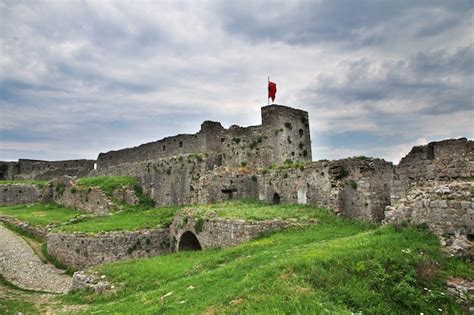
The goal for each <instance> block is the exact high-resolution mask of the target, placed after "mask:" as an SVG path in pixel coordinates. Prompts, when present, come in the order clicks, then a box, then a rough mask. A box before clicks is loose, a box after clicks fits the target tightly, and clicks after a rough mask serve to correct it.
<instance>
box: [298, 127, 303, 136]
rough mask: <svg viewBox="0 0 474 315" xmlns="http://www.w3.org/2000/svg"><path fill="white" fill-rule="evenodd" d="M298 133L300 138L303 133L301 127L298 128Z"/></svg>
mask: <svg viewBox="0 0 474 315" xmlns="http://www.w3.org/2000/svg"><path fill="white" fill-rule="evenodd" d="M298 134H299V135H300V138H302V137H303V135H304V131H303V129H301V128H300V130H298Z"/></svg>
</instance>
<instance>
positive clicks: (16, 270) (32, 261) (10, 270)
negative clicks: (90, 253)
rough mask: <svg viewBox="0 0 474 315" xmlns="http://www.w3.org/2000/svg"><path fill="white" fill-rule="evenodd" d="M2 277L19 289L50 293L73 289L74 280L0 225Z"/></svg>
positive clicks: (0, 270) (0, 266) (0, 269)
mask: <svg viewBox="0 0 474 315" xmlns="http://www.w3.org/2000/svg"><path fill="white" fill-rule="evenodd" d="M0 273H1V274H2V275H3V277H5V279H7V280H8V281H10V282H12V283H13V284H15V285H17V286H18V287H20V288H23V289H28V290H35V291H44V292H51V293H65V292H67V291H69V290H70V289H71V286H72V279H71V277H69V276H67V275H65V274H63V271H62V270H59V269H56V268H54V267H53V266H52V265H49V264H44V263H43V262H42V261H41V259H40V258H39V257H38V256H37V255H36V254H35V253H34V252H33V250H32V249H31V247H30V246H29V245H28V244H27V243H26V242H25V241H24V240H23V239H22V238H21V237H19V236H18V235H16V234H15V233H13V232H11V231H10V230H8V229H7V228H6V227H4V226H3V225H1V224H0Z"/></svg>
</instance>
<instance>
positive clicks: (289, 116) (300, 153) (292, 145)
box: [262, 105, 312, 164]
mask: <svg viewBox="0 0 474 315" xmlns="http://www.w3.org/2000/svg"><path fill="white" fill-rule="evenodd" d="M262 129H263V133H264V135H265V136H266V137H267V139H269V140H270V142H271V143H270V148H269V151H270V152H269V160H270V161H271V162H272V163H275V164H282V163H284V162H285V161H286V160H293V161H311V160H312V156H311V136H310V130H309V119H308V112H306V111H303V110H299V109H294V108H291V107H287V106H281V105H269V106H265V107H262Z"/></svg>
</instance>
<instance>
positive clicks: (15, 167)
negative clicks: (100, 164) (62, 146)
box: [0, 159, 95, 180]
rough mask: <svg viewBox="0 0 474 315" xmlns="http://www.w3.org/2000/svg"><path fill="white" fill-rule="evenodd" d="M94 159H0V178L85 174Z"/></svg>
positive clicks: (92, 165)
mask: <svg viewBox="0 0 474 315" xmlns="http://www.w3.org/2000/svg"><path fill="white" fill-rule="evenodd" d="M94 164H95V161H94V160H65V161H41V160H26V159H20V160H18V162H1V161H0V180H16V179H28V180H50V179H53V178H55V177H58V176H63V175H69V176H78V177H83V176H86V175H87V174H88V173H89V172H90V171H92V170H93V169H94Z"/></svg>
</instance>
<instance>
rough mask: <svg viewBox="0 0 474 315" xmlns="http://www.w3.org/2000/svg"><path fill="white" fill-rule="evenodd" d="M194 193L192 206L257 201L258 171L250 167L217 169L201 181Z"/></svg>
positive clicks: (208, 173)
mask: <svg viewBox="0 0 474 315" xmlns="http://www.w3.org/2000/svg"><path fill="white" fill-rule="evenodd" d="M194 191H195V194H194V196H193V198H192V199H191V203H192V204H209V203H217V202H222V201H226V200H232V199H257V198H258V189H257V177H256V170H255V169H251V168H248V167H234V168H229V167H220V168H216V169H215V170H213V171H210V172H207V173H206V174H205V175H204V176H202V177H201V178H200V179H199V181H198V183H197V185H196V189H194Z"/></svg>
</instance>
